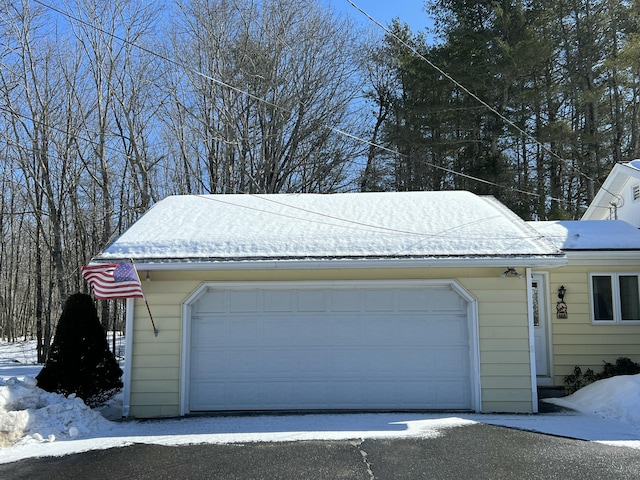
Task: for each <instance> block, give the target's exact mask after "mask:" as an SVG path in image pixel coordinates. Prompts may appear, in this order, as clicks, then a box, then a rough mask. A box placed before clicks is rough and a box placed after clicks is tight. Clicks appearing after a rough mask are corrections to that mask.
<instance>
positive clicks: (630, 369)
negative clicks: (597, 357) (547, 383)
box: [564, 357, 640, 394]
mask: <svg viewBox="0 0 640 480" xmlns="http://www.w3.org/2000/svg"><path fill="white" fill-rule="evenodd" d="M603 363H604V367H603V370H602V372H600V373H595V372H594V371H593V370H591V369H590V368H588V369H587V370H586V371H585V372H584V373H582V369H581V368H580V367H579V366H577V365H576V366H575V367H574V368H573V373H572V374H570V375H567V376H566V377H564V383H565V385H566V386H567V392H568V393H569V394H571V393H574V392H575V391H577V390H580V389H581V388H582V387H585V386H587V385H589V384H590V383H593V382H595V381H597V380H602V379H604V378H611V377H616V376H618V375H635V374H637V373H640V364H639V363H635V362H632V361H631V360H630V359H628V358H627V357H618V359H617V360H616V363H615V364H612V363H609V362H605V361H603Z"/></svg>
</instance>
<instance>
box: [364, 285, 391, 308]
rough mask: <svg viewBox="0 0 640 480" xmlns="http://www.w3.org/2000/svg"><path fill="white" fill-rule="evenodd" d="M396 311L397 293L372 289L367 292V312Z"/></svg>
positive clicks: (365, 306) (365, 305)
mask: <svg viewBox="0 0 640 480" xmlns="http://www.w3.org/2000/svg"><path fill="white" fill-rule="evenodd" d="M395 309H396V294H395V292H393V291H391V290H388V289H385V290H382V289H371V290H367V291H366V292H365V304H364V310H365V311H366V312H376V313H377V312H393V311H395Z"/></svg>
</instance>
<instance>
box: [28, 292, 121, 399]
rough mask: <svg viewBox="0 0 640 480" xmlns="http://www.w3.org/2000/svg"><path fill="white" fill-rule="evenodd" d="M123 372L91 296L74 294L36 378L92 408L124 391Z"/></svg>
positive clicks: (41, 383)
mask: <svg viewBox="0 0 640 480" xmlns="http://www.w3.org/2000/svg"><path fill="white" fill-rule="evenodd" d="M121 377H122V369H121V368H120V366H119V365H118V362H117V360H116V358H115V356H114V355H113V353H112V352H111V351H110V350H109V344H108V343H107V339H106V337H105V332H104V330H103V329H102V325H101V324H100V321H99V320H98V312H97V310H96V307H95V305H94V303H93V300H92V299H91V297H90V296H89V295H86V294H83V293H76V294H74V295H71V296H70V297H69V299H68V300H67V301H66V303H65V305H64V309H63V311H62V315H61V316H60V321H59V322H58V327H57V330H56V334H55V337H54V339H53V343H52V344H51V348H50V350H49V355H48V357H47V361H46V363H45V365H44V367H43V368H42V370H41V371H40V373H39V374H38V376H37V377H36V380H37V382H38V386H39V387H40V388H42V389H43V390H46V391H48V392H55V393H61V394H64V395H69V394H72V393H74V394H76V396H78V397H80V398H82V400H84V402H85V403H86V404H87V405H88V406H90V407H96V406H98V405H102V404H104V403H105V402H106V401H107V400H109V399H110V398H111V397H113V396H114V395H115V394H116V393H118V392H119V391H120V389H121V388H122V380H121Z"/></svg>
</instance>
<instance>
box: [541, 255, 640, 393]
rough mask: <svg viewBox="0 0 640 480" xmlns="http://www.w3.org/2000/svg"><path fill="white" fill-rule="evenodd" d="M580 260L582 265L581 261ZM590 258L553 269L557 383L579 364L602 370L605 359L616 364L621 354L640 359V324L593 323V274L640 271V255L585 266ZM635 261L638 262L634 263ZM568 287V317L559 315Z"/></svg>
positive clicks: (583, 369)
mask: <svg viewBox="0 0 640 480" xmlns="http://www.w3.org/2000/svg"><path fill="white" fill-rule="evenodd" d="M578 263H580V264H578ZM584 263H588V261H585V260H581V261H580V262H577V261H576V262H572V261H571V257H569V266H566V267H562V268H558V269H555V270H550V271H549V272H548V273H549V291H550V293H551V295H550V297H551V298H550V305H549V306H548V307H549V312H550V319H551V326H552V330H551V333H552V338H553V345H552V352H553V361H552V363H553V373H554V378H553V380H554V384H555V385H564V377H565V376H566V375H568V374H571V373H572V372H573V369H574V367H575V366H579V367H580V368H581V369H582V371H585V370H586V369H587V368H591V369H593V370H594V371H595V372H600V371H602V366H603V362H605V361H606V362H611V363H615V361H616V359H617V358H618V357H629V358H631V359H632V360H633V361H635V362H640V325H615V324H612V325H594V324H592V323H591V311H590V285H589V274H590V273H596V272H612V273H616V272H624V271H633V272H638V271H640V256H639V258H638V260H637V261H636V262H629V261H628V260H626V261H618V262H616V261H611V264H610V265H602V263H603V262H598V263H599V264H598V265H595V266H590V265H584ZM633 263H636V264H635V265H633ZM560 285H564V286H565V288H566V289H567V293H566V296H565V298H564V301H565V303H566V304H567V311H568V317H567V318H566V319H558V318H556V302H557V301H558V295H557V292H558V288H559V287H560Z"/></svg>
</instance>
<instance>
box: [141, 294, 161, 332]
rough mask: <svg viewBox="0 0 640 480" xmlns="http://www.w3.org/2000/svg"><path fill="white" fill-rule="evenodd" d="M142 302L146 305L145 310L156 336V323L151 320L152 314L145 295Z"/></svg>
mask: <svg viewBox="0 0 640 480" xmlns="http://www.w3.org/2000/svg"><path fill="white" fill-rule="evenodd" d="M144 304H145V305H146V306H147V312H149V319H150V320H151V326H152V327H153V334H154V335H155V336H156V337H157V336H158V329H157V328H156V324H155V322H154V321H153V315H151V309H150V308H149V302H147V297H144Z"/></svg>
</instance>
